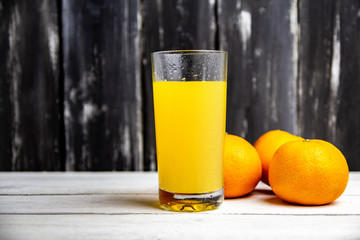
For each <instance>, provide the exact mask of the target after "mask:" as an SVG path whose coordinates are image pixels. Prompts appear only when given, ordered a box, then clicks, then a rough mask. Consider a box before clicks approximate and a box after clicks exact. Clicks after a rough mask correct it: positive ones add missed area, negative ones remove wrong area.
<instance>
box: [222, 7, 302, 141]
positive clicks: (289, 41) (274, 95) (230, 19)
mask: <svg viewBox="0 0 360 240" xmlns="http://www.w3.org/2000/svg"><path fill="white" fill-rule="evenodd" d="M218 16H219V22H218V25H219V34H220V38H219V40H220V49H222V50H227V51H229V72H228V101H227V103H228V105H227V106H228V108H227V109H228V111H227V131H228V132H229V133H233V134H236V135H240V136H242V137H245V138H246V139H247V140H249V141H250V142H254V141H255V140H256V139H257V138H258V137H259V136H260V135H262V134H263V133H264V132H266V131H268V130H271V129H283V130H286V131H289V132H291V133H295V132H296V119H297V111H296V80H297V1H296V0H292V1H285V2H284V1H276V0H273V1H251V0H247V1H240V0H237V1H225V0H220V1H219V4H218Z"/></svg>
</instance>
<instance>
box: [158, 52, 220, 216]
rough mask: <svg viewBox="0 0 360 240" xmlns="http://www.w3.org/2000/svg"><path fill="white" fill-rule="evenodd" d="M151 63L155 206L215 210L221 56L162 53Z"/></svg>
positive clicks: (210, 53) (218, 182) (218, 54)
mask: <svg viewBox="0 0 360 240" xmlns="http://www.w3.org/2000/svg"><path fill="white" fill-rule="evenodd" d="M151 60H152V72H153V97H154V115H155V131H156V152H157V164H158V174H159V200H160V205H161V207H162V208H164V209H166V210H172V211H190V212H193V211H195V212H197V211H204V210H213V209H216V208H218V206H219V205H220V204H221V203H222V201H223V199H224V189H223V186H224V181H223V149H224V138H225V121H226V78H227V53H226V52H224V51H213V50H188V51H180V50H179V51H162V52H155V53H153V54H152V58H151Z"/></svg>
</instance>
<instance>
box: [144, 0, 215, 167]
mask: <svg viewBox="0 0 360 240" xmlns="http://www.w3.org/2000/svg"><path fill="white" fill-rule="evenodd" d="M143 4H144V5H143V12H142V14H143V23H144V28H143V38H142V39H143V47H144V49H143V52H144V54H143V61H142V69H143V86H144V90H143V96H144V130H145V131H144V154H145V155H144V163H145V166H144V168H145V170H155V169H156V149H155V129H154V125H155V124H154V110H153V95H152V74H151V61H150V54H151V53H152V52H155V51H160V50H171V49H215V48H216V46H215V45H216V44H215V41H216V38H215V37H216V22H215V1H213V0H202V1H192V0H185V1H176V2H174V1H167V0H159V1H156V0H148V1H144V2H143Z"/></svg>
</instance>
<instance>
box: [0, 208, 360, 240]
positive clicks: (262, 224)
mask: <svg viewBox="0 0 360 240" xmlns="http://www.w3.org/2000/svg"><path fill="white" fill-rule="evenodd" d="M0 217H1V221H0V227H1V233H0V237H1V238H2V239H8V240H18V239H24V238H26V239H29V240H32V239H43V238H46V239H67V238H68V237H69V236H71V239H74V240H77V239H97V240H100V239H222V238H225V239H238V238H242V239H357V238H358V236H359V235H360V218H359V217H358V216H327V217H323V216H296V217H294V216H281V215H277V216H266V215H261V216H253V215H251V216H249V215H214V216H209V215H201V214H176V215H175V214H171V215H121V216H109V215H105V216H104V215H57V216H54V215H41V216H39V215H25V216H21V215H20V216H18V215H15V216H14V215H7V216H1V215H0ZM184 229H186V231H185V230H184Z"/></svg>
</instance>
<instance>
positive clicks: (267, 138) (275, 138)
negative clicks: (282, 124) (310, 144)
mask: <svg viewBox="0 0 360 240" xmlns="http://www.w3.org/2000/svg"><path fill="white" fill-rule="evenodd" d="M298 140H304V139H303V138H301V137H298V136H295V135H292V134H290V133H288V132H285V131H281V130H272V131H269V132H267V133H265V134H263V135H262V136H261V137H260V138H259V139H258V140H257V141H256V142H255V144H254V147H255V149H256V150H257V152H258V153H259V156H260V159H261V165H262V174H263V175H262V177H261V181H262V182H264V183H266V184H267V185H269V178H268V172H269V164H270V160H271V159H272V157H273V155H274V153H275V152H276V150H277V149H278V148H279V147H280V146H281V145H283V144H284V143H287V142H290V141H298Z"/></svg>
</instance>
